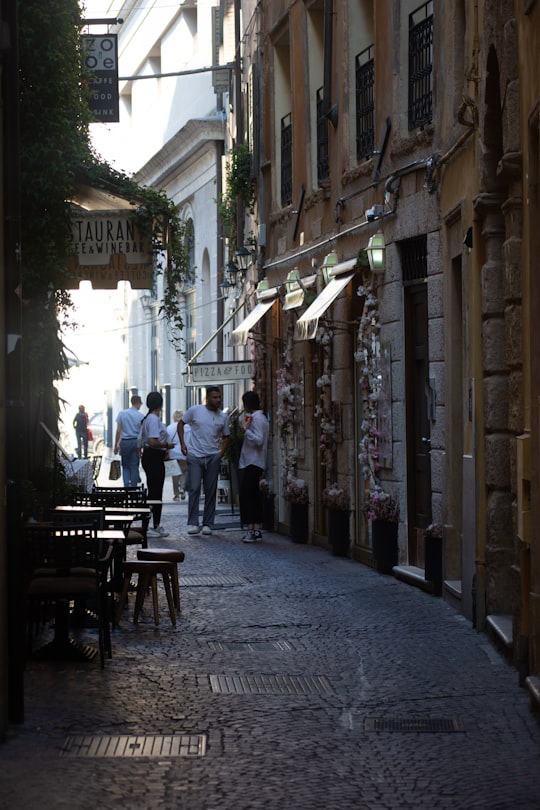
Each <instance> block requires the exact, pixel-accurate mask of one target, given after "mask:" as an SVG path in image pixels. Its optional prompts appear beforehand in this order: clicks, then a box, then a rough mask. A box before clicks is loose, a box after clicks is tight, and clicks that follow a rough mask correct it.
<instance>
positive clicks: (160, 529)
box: [154, 526, 169, 537]
mask: <svg viewBox="0 0 540 810" xmlns="http://www.w3.org/2000/svg"><path fill="white" fill-rule="evenodd" d="M154 531H155V532H157V533H158V537H168V536H169V532H168V531H167V530H166V529H164V528H163V526H156V528H155V529H154Z"/></svg>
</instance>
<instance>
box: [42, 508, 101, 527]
mask: <svg viewBox="0 0 540 810" xmlns="http://www.w3.org/2000/svg"><path fill="white" fill-rule="evenodd" d="M46 520H47V521H50V522H52V523H54V524H56V525H57V526H58V525H61V526H78V525H81V524H83V525H84V524H87V525H89V526H94V528H96V529H103V528H104V526H105V509H104V508H103V507H102V506H101V507H96V509H89V508H88V507H85V508H84V509H80V510H78V509H77V507H76V506H75V507H74V508H73V509H49V510H48V511H47V513H46Z"/></svg>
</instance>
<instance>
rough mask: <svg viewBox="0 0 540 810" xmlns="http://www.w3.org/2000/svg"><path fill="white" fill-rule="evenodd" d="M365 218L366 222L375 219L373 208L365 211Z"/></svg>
mask: <svg viewBox="0 0 540 810" xmlns="http://www.w3.org/2000/svg"><path fill="white" fill-rule="evenodd" d="M366 219H367V221H368V222H373V220H374V219H375V208H368V209H367V211H366Z"/></svg>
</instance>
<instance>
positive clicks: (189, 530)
mask: <svg viewBox="0 0 540 810" xmlns="http://www.w3.org/2000/svg"><path fill="white" fill-rule="evenodd" d="M199 532H200V529H199V527H198V526H188V527H187V533H188V534H199Z"/></svg>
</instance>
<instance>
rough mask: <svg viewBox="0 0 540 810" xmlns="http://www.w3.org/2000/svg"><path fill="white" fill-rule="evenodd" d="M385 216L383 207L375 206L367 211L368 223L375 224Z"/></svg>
mask: <svg viewBox="0 0 540 810" xmlns="http://www.w3.org/2000/svg"><path fill="white" fill-rule="evenodd" d="M383 214H384V206H383V205H374V206H373V208H368V209H367V211H366V219H367V221H368V222H373V221H374V220H375V219H378V218H379V217H382V215H383Z"/></svg>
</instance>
